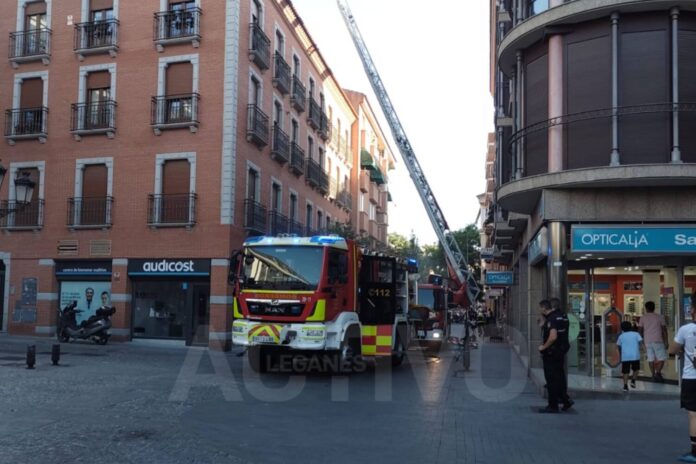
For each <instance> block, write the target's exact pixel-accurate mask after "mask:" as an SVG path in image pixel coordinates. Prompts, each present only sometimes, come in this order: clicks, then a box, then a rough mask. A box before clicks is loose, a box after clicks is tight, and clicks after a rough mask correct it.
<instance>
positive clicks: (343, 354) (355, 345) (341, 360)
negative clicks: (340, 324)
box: [338, 328, 361, 373]
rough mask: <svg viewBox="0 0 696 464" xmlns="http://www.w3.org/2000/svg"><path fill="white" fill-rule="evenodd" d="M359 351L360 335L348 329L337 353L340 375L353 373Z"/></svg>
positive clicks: (352, 329)
mask: <svg viewBox="0 0 696 464" xmlns="http://www.w3.org/2000/svg"><path fill="white" fill-rule="evenodd" d="M360 351H361V349H360V333H359V332H358V331H357V330H355V329H354V328H350V329H348V332H347V333H346V336H345V338H344V339H343V342H342V343H341V348H340V349H339V351H338V370H339V372H340V373H351V372H353V370H354V368H355V362H356V358H358V357H359V356H360Z"/></svg>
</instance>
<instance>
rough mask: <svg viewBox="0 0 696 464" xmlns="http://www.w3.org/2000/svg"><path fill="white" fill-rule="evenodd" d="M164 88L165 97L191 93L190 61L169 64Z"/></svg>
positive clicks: (191, 65) (191, 74) (191, 67)
mask: <svg viewBox="0 0 696 464" xmlns="http://www.w3.org/2000/svg"><path fill="white" fill-rule="evenodd" d="M166 86H167V87H166V94H167V95H185V94H190V93H193V64H192V63H191V62H190V61H186V62H182V63H171V64H169V65H168V66H167V82H166Z"/></svg>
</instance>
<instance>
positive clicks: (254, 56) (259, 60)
mask: <svg viewBox="0 0 696 464" xmlns="http://www.w3.org/2000/svg"><path fill="white" fill-rule="evenodd" d="M249 59H250V60H251V61H252V62H253V63H254V64H255V65H256V66H258V68H259V69H260V70H261V71H265V70H266V69H268V68H270V67H271V40H270V39H269V38H268V36H267V35H266V33H265V32H263V29H262V28H261V25H260V24H259V23H257V22H252V23H251V24H249Z"/></svg>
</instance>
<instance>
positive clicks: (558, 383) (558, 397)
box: [539, 298, 573, 413]
mask: <svg viewBox="0 0 696 464" xmlns="http://www.w3.org/2000/svg"><path fill="white" fill-rule="evenodd" d="M539 306H540V308H541V310H542V312H543V314H544V316H545V318H546V321H545V322H544V325H543V327H542V331H543V340H544V343H543V344H542V345H540V346H539V352H540V353H541V358H542V360H543V362H544V377H545V378H546V388H547V389H548V399H549V404H548V406H546V407H545V408H542V409H540V410H539V412H540V413H556V412H558V405H559V403H562V404H563V410H564V411H567V410H568V409H570V408H571V407H572V406H573V400H571V399H570V397H569V396H568V384H567V378H566V373H565V357H566V353H567V352H568V349H569V348H570V343H569V342H568V326H569V323H568V316H567V315H566V314H565V313H564V312H563V311H562V310H561V300H559V299H558V298H551V300H549V301H547V300H542V301H541V302H539Z"/></svg>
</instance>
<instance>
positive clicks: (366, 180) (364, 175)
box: [360, 169, 370, 193]
mask: <svg viewBox="0 0 696 464" xmlns="http://www.w3.org/2000/svg"><path fill="white" fill-rule="evenodd" d="M360 191H361V192H363V193H367V192H369V191H370V171H368V170H367V169H361V170H360Z"/></svg>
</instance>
